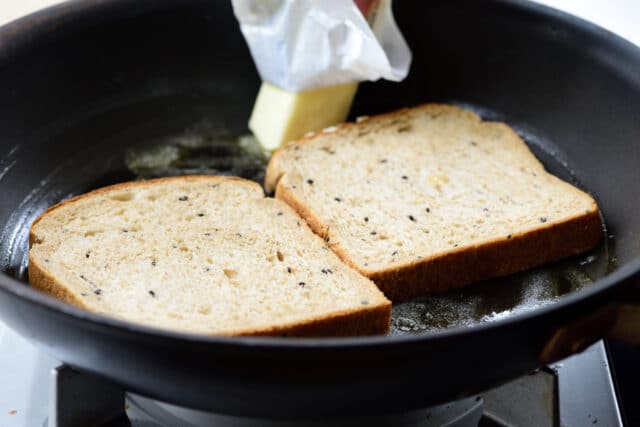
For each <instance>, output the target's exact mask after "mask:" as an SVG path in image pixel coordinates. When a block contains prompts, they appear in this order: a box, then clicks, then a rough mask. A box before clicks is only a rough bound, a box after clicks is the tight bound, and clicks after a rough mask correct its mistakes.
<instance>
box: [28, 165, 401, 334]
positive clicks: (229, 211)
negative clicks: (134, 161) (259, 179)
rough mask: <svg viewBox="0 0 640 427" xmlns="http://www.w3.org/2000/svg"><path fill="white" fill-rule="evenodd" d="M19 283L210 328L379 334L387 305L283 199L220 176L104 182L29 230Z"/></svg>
mask: <svg viewBox="0 0 640 427" xmlns="http://www.w3.org/2000/svg"><path fill="white" fill-rule="evenodd" d="M29 281H30V283H31V285H33V286H34V287H36V288H39V289H42V290H43V291H45V292H47V293H49V294H51V295H53V296H55V297H57V298H60V299H63V300H65V301H68V302H70V303H72V304H75V305H78V306H80V307H84V308H86V309H88V310H91V311H95V312H99V313H103V314H107V315H112V316H116V317H119V318H122V319H126V320H130V321H132V322H139V323H143V324H146V325H150V326H155V327H159V328H168V329H175V330H180V331H187V332H193V333H201V334H212V335H296V336H299V335H305V336H329V335H359V334H383V333H385V332H386V331H387V330H388V327H389V321H390V315H391V311H390V310H391V304H390V302H389V301H388V300H387V299H386V298H385V297H384V296H383V295H382V293H381V292H380V291H379V290H378V289H377V288H376V286H375V285H374V284H373V283H372V282H371V281H370V280H369V279H367V278H365V277H363V276H361V275H360V274H359V273H358V272H356V271H355V270H353V269H351V268H350V267H348V266H346V265H345V264H344V263H342V262H341V260H340V259H339V258H338V257H337V256H336V255H335V254H334V253H333V252H332V251H330V250H328V249H327V247H326V245H325V244H324V242H323V241H322V239H320V238H319V237H318V236H316V235H314V234H313V233H312V232H311V230H310V229H309V228H308V227H307V225H306V224H305V223H304V221H302V220H301V219H300V218H299V217H298V216H297V215H296V213H295V212H294V211H293V210H291V209H290V208H289V207H288V206H287V205H286V204H284V203H282V202H280V201H278V200H275V199H272V198H265V197H264V193H263V191H262V189H261V188H260V186H259V185H257V184H255V183H253V182H250V181H246V180H242V179H237V178H228V177H206V176H193V177H177V178H162V179H155V180H149V181H139V182H133V183H125V184H120V185H114V186H111V187H107V188H103V189H100V190H96V191H93V192H91V193H88V194H85V195H82V196H79V197H76V198H74V199H71V200H67V201H65V202H63V203H61V204H59V205H57V206H54V207H52V208H50V209H49V210H47V211H46V212H45V213H44V214H43V215H42V216H41V217H40V218H39V219H38V220H37V221H36V222H35V223H34V224H33V226H32V228H31V235H30V251H29Z"/></svg>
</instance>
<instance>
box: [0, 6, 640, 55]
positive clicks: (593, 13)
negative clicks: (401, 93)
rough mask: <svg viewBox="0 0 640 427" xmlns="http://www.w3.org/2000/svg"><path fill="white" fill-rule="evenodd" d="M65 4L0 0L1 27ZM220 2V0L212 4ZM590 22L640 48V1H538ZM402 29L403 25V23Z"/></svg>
mask: <svg viewBox="0 0 640 427" xmlns="http://www.w3.org/2000/svg"><path fill="white" fill-rule="evenodd" d="M63 1H64V0H0V25H2V24H5V23H7V22H9V21H12V20H14V19H16V18H18V17H20V16H23V15H25V14H27V13H30V12H33V11H35V10H37V9H40V8H43V7H45V6H49V5H53V4H56V3H62V2H63ZM211 1H218V0H211ZM536 1H537V2H538V3H544V4H547V5H549V6H552V7H555V8H558V9H561V10H565V11H567V12H570V13H572V14H574V15H577V16H580V17H582V18H584V19H588V20H590V21H592V22H595V23H596V24H598V25H600V26H602V27H604V28H607V29H608V30H611V31H613V32H614V33H618V34H619V35H621V36H622V37H624V38H626V39H627V40H630V41H632V42H633V43H635V44H637V45H639V46H640V1H638V0H606V1H605V0H536ZM400 25H402V23H400Z"/></svg>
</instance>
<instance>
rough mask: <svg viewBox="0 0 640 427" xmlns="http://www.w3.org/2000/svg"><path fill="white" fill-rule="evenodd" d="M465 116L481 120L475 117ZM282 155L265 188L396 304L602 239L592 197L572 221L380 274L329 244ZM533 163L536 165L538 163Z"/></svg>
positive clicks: (388, 115)
mask: <svg viewBox="0 0 640 427" xmlns="http://www.w3.org/2000/svg"><path fill="white" fill-rule="evenodd" d="M451 109H455V110H456V112H457V111H465V110H461V109H459V108H457V107H452V106H448V105H442V104H424V105H421V106H418V107H415V108H412V109H409V108H403V109H400V110H397V111H393V112H390V113H386V114H381V115H378V116H373V117H370V118H367V119H366V120H364V121H362V122H360V123H345V124H342V125H340V126H338V127H337V129H336V130H331V131H330V132H331V133H334V132H337V133H339V132H344V131H345V130H347V131H348V130H349V129H352V128H354V127H358V126H360V125H361V124H362V123H366V124H369V125H371V124H374V125H375V124H376V123H377V122H383V121H387V120H388V119H392V118H395V117H398V116H402V115H404V114H406V113H407V112H408V111H415V110H428V111H432V112H434V113H437V112H438V111H442V110H451ZM467 113H469V114H471V115H473V116H475V117H476V118H477V119H478V120H481V119H480V118H479V116H477V115H476V114H474V113H471V112H467ZM488 123H491V124H492V125H498V126H501V127H503V128H504V129H505V130H508V131H509V132H511V133H513V134H514V135H515V136H516V137H518V138H520V137H519V136H518V135H517V134H516V133H515V131H513V129H511V128H510V127H509V126H507V125H505V124H502V123H497V122H488ZM327 133H328V132H326V131H322V132H318V133H316V134H314V135H311V136H308V137H306V138H303V139H301V140H299V141H296V142H292V143H291V144H292V145H301V144H305V143H308V142H309V141H312V140H314V139H316V138H318V137H320V136H322V135H325V134H327ZM283 152H284V150H282V149H281V150H279V151H278V152H276V153H275V154H274V156H273V157H272V159H271V161H270V162H269V165H268V168H267V174H266V178H265V186H266V188H267V189H268V190H272V191H273V190H275V197H276V198H278V199H280V200H282V201H284V202H285V203H287V204H288V205H290V206H291V207H293V208H294V209H295V210H296V212H298V214H299V215H300V216H302V217H303V218H304V219H305V221H306V222H307V223H308V224H309V226H310V227H311V229H312V230H313V231H314V232H315V233H316V234H318V235H319V236H320V237H322V238H323V239H325V241H327V242H328V245H329V247H330V248H331V249H332V250H333V251H334V252H335V253H336V254H337V255H338V256H339V257H340V258H341V259H342V260H343V261H344V262H345V263H346V264H347V265H349V266H350V267H352V268H354V269H355V270H357V271H359V272H360V273H361V274H363V275H365V276H366V277H368V278H370V279H371V280H373V281H374V282H375V283H376V285H378V288H379V289H380V290H381V291H382V292H383V293H384V294H385V296H386V297H387V298H389V299H391V300H392V301H393V302H394V303H395V302H402V301H407V300H410V299H412V298H415V297H418V296H424V295H428V294H433V293H441V292H444V291H447V290H450V289H454V288H460V287H463V286H466V285H468V284H470V283H472V282H476V281H480V280H485V279H489V278H494V277H500V276H506V275H509V274H513V273H517V272H520V271H524V270H527V269H529V268H532V267H536V266H539V265H542V264H545V263H549V262H552V261H556V260H559V259H562V258H566V257H570V256H573V255H578V254H580V253H583V252H585V251H587V250H589V249H592V248H594V247H596V246H597V245H598V244H599V243H600V242H601V240H602V220H601V217H600V213H599V210H598V207H597V205H596V203H595V201H594V200H593V199H591V200H592V206H591V208H590V209H588V210H585V211H584V212H581V213H579V214H576V215H575V216H573V217H569V218H565V219H563V220H555V221H549V222H546V223H541V224H540V225H539V226H538V227H536V228H535V229H531V230H528V231H525V232H520V233H513V234H512V235H510V236H504V237H501V238H495V239H493V240H488V241H486V242H483V243H481V244H472V245H461V246H460V247H457V248H452V249H449V250H446V251H443V252H441V253H438V254H435V255H433V256H429V257H424V258H421V259H418V260H414V261H411V262H408V263H405V264H399V265H394V266H391V267H387V268H383V269H379V270H368V269H365V268H363V267H362V266H360V265H359V264H357V263H356V262H355V261H354V260H353V258H352V257H351V255H350V254H349V252H348V250H347V249H346V248H344V247H343V246H341V245H340V243H339V242H335V241H332V240H331V237H332V236H331V230H330V229H329V228H328V226H327V225H326V224H324V223H323V222H322V220H321V219H320V218H319V217H318V216H317V215H316V214H315V213H314V212H313V210H312V209H311V208H310V207H309V206H307V205H306V204H305V202H304V201H303V200H301V199H300V198H298V197H297V195H296V193H295V192H294V191H292V190H291V188H289V186H288V185H286V184H285V182H284V181H285V180H286V178H284V179H283V177H284V176H285V174H286V173H285V172H284V171H283V170H282V169H281V168H280V167H281V166H280V165H279V164H278V163H279V162H280V160H281V156H282V155H283V154H282V153H283ZM531 156H533V154H531ZM534 158H535V157H534ZM536 162H538V163H539V161H538V160H537V159H536ZM545 173H547V172H545ZM558 182H559V183H561V184H562V185H566V186H567V187H569V188H571V189H572V190H573V191H580V190H578V189H576V188H575V187H573V186H571V185H570V184H568V183H566V182H564V181H561V180H558Z"/></svg>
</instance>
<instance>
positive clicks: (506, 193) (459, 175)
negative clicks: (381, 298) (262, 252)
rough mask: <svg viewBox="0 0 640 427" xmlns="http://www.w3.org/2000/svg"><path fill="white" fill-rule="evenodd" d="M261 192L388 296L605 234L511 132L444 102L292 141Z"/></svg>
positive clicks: (576, 196)
mask: <svg viewBox="0 0 640 427" xmlns="http://www.w3.org/2000/svg"><path fill="white" fill-rule="evenodd" d="M266 187H267V189H268V190H269V191H275V195H276V198H278V199H281V200H283V201H285V202H287V203H288V204H289V205H291V206H292V207H293V208H294V209H295V210H296V211H297V212H298V213H299V214H300V215H301V216H302V217H303V218H304V219H305V220H306V221H307V222H308V223H309V225H310V226H311V229H312V230H313V231H315V232H316V233H317V234H319V235H320V236H322V237H323V238H324V239H325V240H326V241H327V242H328V244H329V245H330V247H331V248H332V249H333V250H334V251H335V252H336V253H337V254H338V255H339V256H340V257H341V258H342V259H343V260H344V261H345V262H346V263H347V264H349V265H351V266H352V267H354V268H356V269H357V270H358V271H360V272H361V273H362V274H364V275H365V276H367V277H369V278H371V279H372V280H373V281H374V282H375V283H376V284H377V285H378V286H379V287H380V289H381V290H382V291H383V292H384V293H385V295H386V296H387V297H388V298H391V299H392V300H394V301H400V300H406V299H409V298H412V297H415V296H419V295H425V294H429V293H433V292H438V291H444V290H447V289H450V288H455V287H460V286H463V285H466V284H468V283H470V282H473V281H477V280H481V279H487V278H491V277H495V276H503V275H507V274H510V273H514V272H517V271H521V270H525V269H528V268H530V267H533V266H536V265H540V264H543V263H547V262H550V261H554V260H557V259H559V258H563V257H567V256H570V255H575V254H578V253H580V252H583V251H586V250H588V249H590V248H592V247H594V246H596V245H597V244H598V242H599V241H600V239H601V234H602V231H601V221H600V215H599V212H598V207H597V206H596V203H595V201H594V200H593V198H591V197H590V196H589V195H587V194H585V193H584V192H582V191H580V190H578V189H577V188H575V187H573V186H571V185H570V184H568V183H566V182H564V181H562V180H560V179H558V178H556V177H555V176H553V175H551V174H549V173H547V172H546V171H545V170H544V167H543V166H542V164H541V163H540V162H539V161H538V160H537V159H536V158H535V156H534V155H533V154H532V153H531V152H530V151H529V149H528V147H527V146H526V144H525V143H524V142H523V141H522V139H520V137H519V136H518V135H517V134H516V133H515V132H514V131H513V130H512V129H511V128H510V127H508V126H507V125H505V124H503V123H495V122H484V121H482V120H481V119H480V117H478V116H477V115H476V114H474V113H472V112H470V111H466V110H463V109H461V108H457V107H454V106H448V105H433V104H431V105H423V106H419V107H416V108H410V109H403V110H399V111H396V112H393V113H389V114H384V115H381V116H376V117H371V118H368V119H365V120H364V121H361V122H359V123H355V124H354V123H348V124H344V125H342V126H339V127H338V128H334V129H328V130H325V131H323V132H321V133H318V134H316V135H312V136H310V137H308V138H306V139H303V140H301V141H299V142H294V143H291V144H289V145H288V146H286V147H285V148H283V149H282V150H281V151H279V152H278V153H276V154H275V155H274V157H273V158H272V159H271V162H270V163H269V167H268V169H267V177H266Z"/></svg>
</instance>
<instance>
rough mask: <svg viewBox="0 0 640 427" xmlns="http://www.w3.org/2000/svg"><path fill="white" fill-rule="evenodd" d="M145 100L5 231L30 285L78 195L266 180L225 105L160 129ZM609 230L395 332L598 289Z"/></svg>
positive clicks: (110, 111)
mask: <svg viewBox="0 0 640 427" xmlns="http://www.w3.org/2000/svg"><path fill="white" fill-rule="evenodd" d="M141 102H142V103H149V107H145V108H144V109H143V111H144V117H142V118H141V119H140V121H139V122H138V121H136V122H133V123H131V127H126V128H122V129H119V130H118V133H117V134H116V135H115V136H113V137H111V138H109V139H105V140H102V139H101V138H100V136H99V135H92V136H91V137H92V139H93V140H92V141H91V144H89V145H88V146H87V147H85V148H84V149H83V150H82V151H80V152H78V153H73V154H71V155H69V156H68V157H67V158H65V159H62V161H61V163H59V164H56V165H54V168H53V169H52V170H51V171H49V172H48V173H47V174H46V176H45V177H44V179H42V180H41V181H40V182H39V185H38V186H37V187H36V188H34V189H33V191H32V192H30V194H29V198H28V199H26V200H24V201H23V204H22V205H21V207H20V210H19V211H16V212H15V214H14V220H13V221H12V222H10V223H8V224H6V226H5V229H4V233H5V235H6V234H9V233H11V234H12V237H13V238H12V239H11V240H10V245H6V246H5V247H2V249H3V253H2V254H1V255H4V257H5V259H7V261H8V265H7V266H6V267H5V271H8V272H11V274H13V275H14V276H15V277H16V278H18V279H19V280H22V281H24V282H26V281H27V269H28V264H27V262H28V238H29V228H30V226H31V224H32V223H33V221H34V220H35V218H36V217H37V216H38V215H39V214H41V213H42V212H43V211H44V210H45V209H46V208H47V207H48V206H50V205H51V204H53V203H57V202H59V201H60V200H62V199H64V198H68V197H72V196H75V195H77V194H78V193H81V192H86V191H89V190H92V189H94V188H97V187H100V186H104V185H110V184H115V183H118V182H123V181H127V180H134V179H144V178H151V177H160V176H168V175H180V174H194V173H195V174H201V173H205V174H229V175H238V176H243V177H245V178H248V179H253V180H255V181H257V182H259V183H260V184H262V183H263V178H264V169H265V167H266V163H267V160H268V155H267V154H265V153H264V152H263V151H262V150H260V148H259V146H258V145H257V143H256V142H255V140H253V139H252V138H251V137H250V135H248V134H247V130H246V129H245V128H244V126H243V123H242V122H240V123H238V124H237V127H235V128H234V125H233V124H228V120H227V119H226V118H225V117H224V115H223V114H222V113H221V112H220V111H211V112H208V113H206V115H204V116H203V115H202V113H200V115H199V114H198V113H194V114H193V116H191V117H190V116H189V115H188V113H186V112H188V111H189V110H190V109H191V108H192V106H191V105H180V104H179V101H170V102H175V103H176V105H177V107H176V108H180V109H181V111H183V112H185V113H186V114H185V119H184V122H182V121H180V120H179V119H178V118H167V120H166V122H165V124H164V126H165V127H164V128H163V129H159V128H158V124H157V123H156V121H155V114H157V110H156V106H155V105H153V104H154V100H153V98H152V97H148V98H144V99H142V100H141ZM163 102H165V101H164V100H163ZM449 102H451V101H449ZM462 106H463V107H465V108H469V109H472V110H474V111H476V112H478V113H479V114H480V115H481V116H482V117H483V118H484V119H486V120H505V117H504V116H501V115H500V114H499V113H496V112H493V111H488V110H487V109H485V108H483V107H478V106H472V105H468V104H465V105H462ZM146 108H149V110H147V109H146ZM362 113H365V112H364V111H363V112H362ZM103 114H106V115H109V116H111V118H110V120H114V121H116V122H118V123H122V122H123V121H124V117H126V116H130V115H131V114H135V112H132V111H129V110H128V108H125V109H124V111H122V110H121V109H119V108H110V107H109V106H107V107H106V111H105V112H104V113H103ZM194 119H195V121H194ZM76 120H77V121H69V122H68V123H67V126H68V129H69V131H70V133H67V132H64V131H63V132H62V134H61V135H55V134H54V133H53V132H52V133H51V134H49V135H48V136H47V137H48V138H52V143H53V145H55V146H57V145H64V144H65V143H66V141H68V138H73V133H74V132H80V136H81V137H82V136H84V135H87V132H93V131H92V130H86V129H87V128H89V129H93V125H92V124H90V123H91V122H93V120H95V117H94V116H93V115H92V114H91V113H89V114H87V115H86V116H80V117H78V118H76ZM149 122H151V123H153V124H152V125H149ZM520 133H521V136H523V137H524V138H526V140H527V142H528V144H529V146H530V147H531V148H532V150H533V151H534V152H535V153H536V155H537V156H538V158H539V159H541V160H542V161H543V163H544V164H545V167H546V168H547V170H550V171H552V172H553V173H554V174H556V175H558V176H560V177H562V178H563V179H565V180H567V181H570V182H572V183H573V184H574V185H577V186H580V187H583V185H582V183H581V181H580V178H579V177H578V176H576V175H575V173H574V172H573V170H572V169H571V161H570V160H569V161H566V160H561V159H559V158H558V157H557V156H558V153H559V152H560V149H559V148H558V146H557V145H555V144H554V143H553V142H552V141H550V140H548V139H546V138H545V137H543V136H542V137H541V136H538V135H534V134H531V133H529V132H522V131H521V132H520ZM583 188H584V187H583ZM587 191H588V189H587ZM603 232H604V233H605V234H606V238H605V239H604V242H603V244H602V245H601V246H600V247H598V248H597V249H595V250H593V251H590V252H588V253H586V254H583V255H580V256H576V257H573V258H570V259H568V260H563V261H560V262H556V263H553V264H550V265H547V266H543V267H538V268H534V269H532V270H530V271H526V272H523V273H520V274H514V275H511V276H508V277H504V278H498V279H493V280H487V281H485V282H482V283H478V284H475V285H474V286H470V287H467V288H464V289H460V290H454V291H450V292H447V293H445V294H442V295H435V296H431V297H424V298H417V299H415V300H413V301H410V302H406V303H402V304H396V305H395V306H394V309H393V316H392V323H391V332H390V333H391V334H392V335H401V334H419V333H424V332H433V331H436V330H440V329H445V328H449V327H454V326H473V325H475V324H477V323H481V322H489V321H494V320H499V319H501V318H504V317H506V316H509V315H511V314H513V313H522V312H525V311H528V310H533V309H535V308H537V307H540V306H544V305H547V304H550V303H552V302H554V301H556V300H557V299H558V298H560V297H562V296H563V295H566V294H569V293H573V292H577V291H579V290H581V289H583V288H584V287H587V286H590V285H591V284H592V283H593V282H594V281H596V280H597V279H599V278H601V277H603V276H605V275H606V274H607V273H609V272H611V271H613V270H614V269H615V265H616V257H615V240H614V236H613V235H610V234H607V233H606V228H604V227H603Z"/></svg>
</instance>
